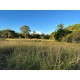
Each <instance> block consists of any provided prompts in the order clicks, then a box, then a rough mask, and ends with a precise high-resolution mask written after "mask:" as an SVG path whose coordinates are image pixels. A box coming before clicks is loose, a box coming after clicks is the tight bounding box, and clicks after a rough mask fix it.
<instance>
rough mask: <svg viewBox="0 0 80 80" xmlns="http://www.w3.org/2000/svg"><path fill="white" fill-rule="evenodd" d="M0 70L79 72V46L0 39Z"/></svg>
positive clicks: (49, 41) (40, 41)
mask: <svg viewBox="0 0 80 80" xmlns="http://www.w3.org/2000/svg"><path fill="white" fill-rule="evenodd" d="M0 69H1V70H79V69H80V44H79V43H78V44H77V43H66V42H55V41H52V40H41V39H38V40H37V39H0Z"/></svg>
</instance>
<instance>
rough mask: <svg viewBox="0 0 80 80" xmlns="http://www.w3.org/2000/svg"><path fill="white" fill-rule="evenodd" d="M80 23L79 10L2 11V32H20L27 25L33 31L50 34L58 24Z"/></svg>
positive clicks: (0, 28)
mask: <svg viewBox="0 0 80 80" xmlns="http://www.w3.org/2000/svg"><path fill="white" fill-rule="evenodd" d="M60 23H62V24H64V26H65V27H67V26H68V25H72V24H76V23H80V11H79V10H0V30H2V29H7V28H9V29H12V30H15V31H16V32H20V27H21V26H23V25H27V26H29V27H30V29H31V30H32V31H34V30H35V31H38V32H43V33H45V34H50V33H51V32H53V31H55V30H56V29H57V25H58V24H60Z"/></svg>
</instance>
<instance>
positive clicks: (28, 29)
mask: <svg viewBox="0 0 80 80" xmlns="http://www.w3.org/2000/svg"><path fill="white" fill-rule="evenodd" d="M20 30H21V32H22V33H23V34H24V36H25V38H28V35H29V33H30V31H31V30H30V28H29V26H26V25H24V26H22V27H20Z"/></svg>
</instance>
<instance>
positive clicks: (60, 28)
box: [54, 24, 71, 41]
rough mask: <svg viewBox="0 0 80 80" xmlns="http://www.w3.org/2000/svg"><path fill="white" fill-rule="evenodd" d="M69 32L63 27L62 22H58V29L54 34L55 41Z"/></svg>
mask: <svg viewBox="0 0 80 80" xmlns="http://www.w3.org/2000/svg"><path fill="white" fill-rule="evenodd" d="M69 33H71V31H69V30H67V29H64V26H63V24H59V25H58V30H57V31H56V32H55V34H54V38H55V39H56V40H57V41H61V40H62V39H63V38H64V36H66V35H67V34H69Z"/></svg>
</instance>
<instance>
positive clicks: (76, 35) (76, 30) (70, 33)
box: [0, 24, 80, 42]
mask: <svg viewBox="0 0 80 80" xmlns="http://www.w3.org/2000/svg"><path fill="white" fill-rule="evenodd" d="M20 31H21V32H20V33H16V32H15V31H14V30H10V29H5V30H0V38H25V39H34V38H35V39H53V40H56V41H66V42H80V24H74V25H71V26H68V27H66V28H64V25H63V24H58V26H57V29H56V30H55V31H54V32H51V34H43V33H42V34H38V33H36V31H33V32H32V33H30V32H31V30H30V27H29V26H26V25H24V26H21V27H20Z"/></svg>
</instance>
